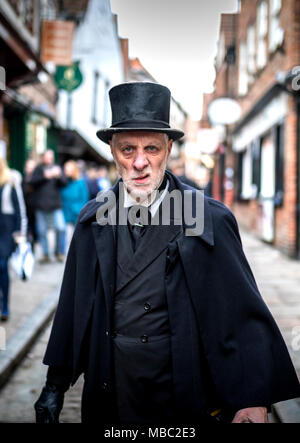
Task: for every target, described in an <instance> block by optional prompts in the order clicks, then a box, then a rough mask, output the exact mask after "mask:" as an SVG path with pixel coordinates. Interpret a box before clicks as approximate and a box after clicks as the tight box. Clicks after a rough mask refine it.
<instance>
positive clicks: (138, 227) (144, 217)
mask: <svg viewBox="0 0 300 443" xmlns="http://www.w3.org/2000/svg"><path fill="white" fill-rule="evenodd" d="M129 211H133V212H134V213H135V214H136V218H137V220H136V221H135V222H134V220H128V228H129V232H130V235H131V240H132V247H133V250H134V251H136V250H137V247H138V245H139V243H140V241H141V238H142V237H143V235H144V234H145V232H146V228H147V226H149V224H150V223H151V212H150V211H149V210H148V208H146V207H141V206H138V205H137V206H132V207H131V208H130V209H129ZM129 211H128V213H129ZM133 212H131V214H133ZM131 222H133V223H131Z"/></svg>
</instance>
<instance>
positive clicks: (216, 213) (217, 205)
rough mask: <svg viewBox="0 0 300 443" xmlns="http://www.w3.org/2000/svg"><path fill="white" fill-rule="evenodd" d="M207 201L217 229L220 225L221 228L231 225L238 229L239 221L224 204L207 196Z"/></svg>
mask: <svg viewBox="0 0 300 443" xmlns="http://www.w3.org/2000/svg"><path fill="white" fill-rule="evenodd" d="M205 200H206V201H207V205H208V208H209V211H210V213H211V216H212V220H213V223H214V227H215V228H217V226H220V224H221V226H224V225H228V224H230V225H235V227H237V221H236V218H235V216H234V214H233V212H232V211H231V209H229V208H228V207H227V206H226V205H225V204H224V203H222V202H220V201H218V200H215V199H214V198H212V197H207V196H205Z"/></svg>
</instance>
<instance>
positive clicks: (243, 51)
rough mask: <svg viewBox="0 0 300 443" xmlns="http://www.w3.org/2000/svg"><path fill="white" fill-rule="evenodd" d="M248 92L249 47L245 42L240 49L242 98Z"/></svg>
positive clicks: (239, 85) (239, 86) (240, 88)
mask: <svg viewBox="0 0 300 443" xmlns="http://www.w3.org/2000/svg"><path fill="white" fill-rule="evenodd" d="M247 92H248V68H247V45H246V43H245V42H242V43H241V44H240V48H239V79H238V93H239V95H240V96H243V95H246V94H247Z"/></svg>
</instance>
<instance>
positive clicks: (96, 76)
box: [92, 71, 100, 125]
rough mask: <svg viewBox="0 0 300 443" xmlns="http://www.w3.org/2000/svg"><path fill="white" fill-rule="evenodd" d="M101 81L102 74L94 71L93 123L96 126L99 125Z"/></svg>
mask: <svg viewBox="0 0 300 443" xmlns="http://www.w3.org/2000/svg"><path fill="white" fill-rule="evenodd" d="M99 79H100V73H99V72H98V71H94V78H93V94H92V123H94V124H95V125H96V124H97V123H99V118H98V106H99Z"/></svg>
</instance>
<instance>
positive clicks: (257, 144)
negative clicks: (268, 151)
mask: <svg viewBox="0 0 300 443" xmlns="http://www.w3.org/2000/svg"><path fill="white" fill-rule="evenodd" d="M251 157H252V197H253V198H257V197H258V195H259V193H260V184H261V180H260V169H261V139H259V138H258V139H256V140H255V141H253V142H252V144H251Z"/></svg>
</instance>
